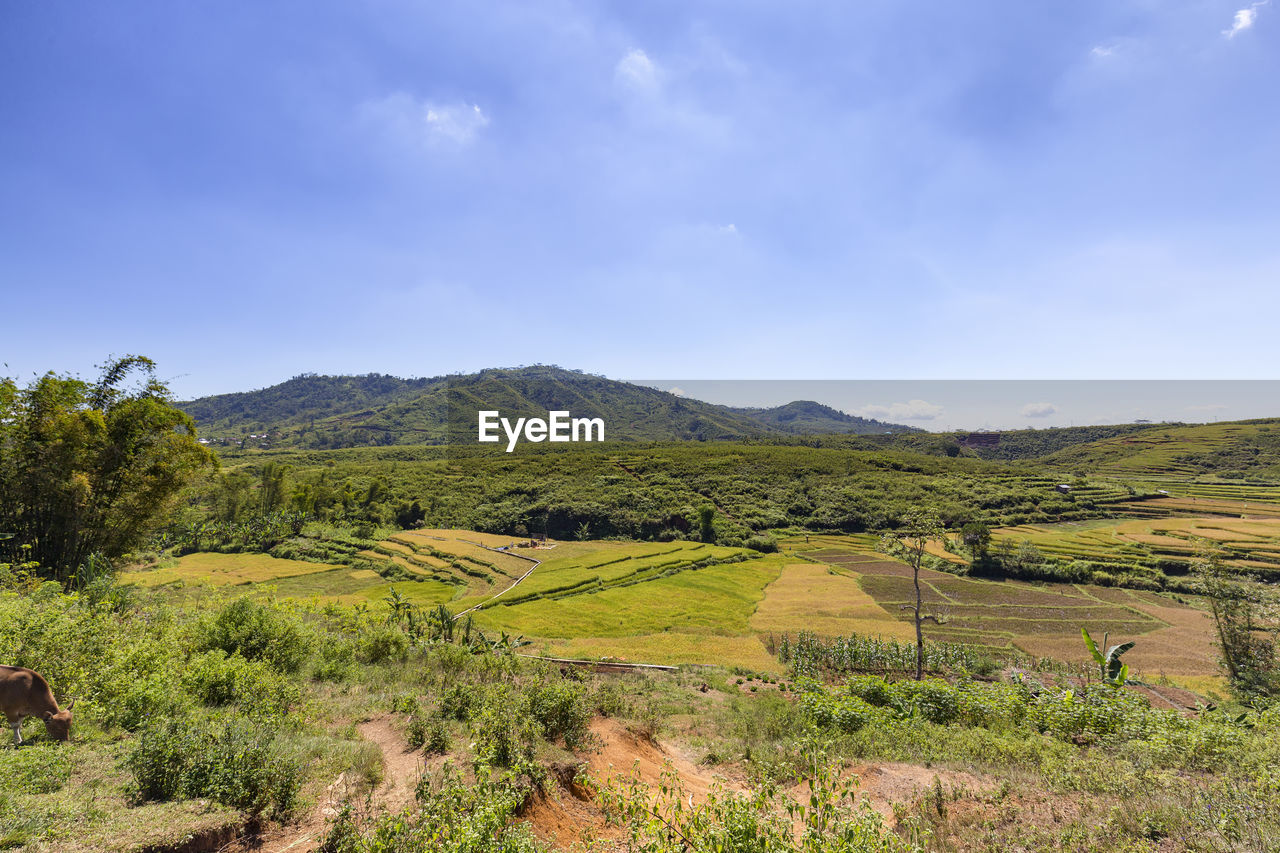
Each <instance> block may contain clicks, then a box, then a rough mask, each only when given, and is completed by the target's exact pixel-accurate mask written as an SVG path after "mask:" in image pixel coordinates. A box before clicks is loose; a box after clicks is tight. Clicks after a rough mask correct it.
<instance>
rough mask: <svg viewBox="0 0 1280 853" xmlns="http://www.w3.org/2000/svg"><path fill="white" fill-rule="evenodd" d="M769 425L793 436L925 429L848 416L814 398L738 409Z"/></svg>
mask: <svg viewBox="0 0 1280 853" xmlns="http://www.w3.org/2000/svg"><path fill="white" fill-rule="evenodd" d="M734 411H736V412H740V413H741V414H744V415H747V416H748V417H750V418H752V419H753V420H756V421H759V422H760V423H762V424H764V425H765V426H767V427H769V428H771V429H773V430H777V431H778V432H785V433H788V434H790V435H815V434H820V433H852V434H855V435H882V434H884V433H904V432H922V431H923V430H921V429H919V428H917V427H909V426H902V425H901V424H889V423H885V422H884V421H877V420H873V419H870V418H860V417H857V416H856V415H847V414H845V413H844V412H841V411H839V410H837V409H833V408H831V407H830V406H824V405H823V404H821V403H815V402H814V401H813V400H795V401H793V402H790V403H785V404H783V405H781V406H774V407H773V408H771V409H735V410H734Z"/></svg>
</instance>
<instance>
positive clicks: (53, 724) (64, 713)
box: [44, 699, 76, 740]
mask: <svg viewBox="0 0 1280 853" xmlns="http://www.w3.org/2000/svg"><path fill="white" fill-rule="evenodd" d="M75 704H76V703H75V700H74V699H73V700H71V704H70V705H68V706H67V707H65V708H63V709H62V710H61V711H59V712H58V713H56V714H55V713H53V712H52V711H49V712H47V713H46V714H45V715H44V728H45V731H47V732H48V733H49V737H51V738H53V739H54V740H71V709H72V708H73V707H74V706H75Z"/></svg>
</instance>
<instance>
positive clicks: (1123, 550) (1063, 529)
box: [992, 498, 1280, 578]
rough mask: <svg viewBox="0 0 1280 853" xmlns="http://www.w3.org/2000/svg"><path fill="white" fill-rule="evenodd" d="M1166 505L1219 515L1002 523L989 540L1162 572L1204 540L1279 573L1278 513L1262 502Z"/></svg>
mask: <svg viewBox="0 0 1280 853" xmlns="http://www.w3.org/2000/svg"><path fill="white" fill-rule="evenodd" d="M1169 505H1172V506H1169ZM1206 505H1207V506H1206ZM1166 506H1167V507H1168V508H1169V509H1170V510H1173V509H1175V508H1176V509H1178V510H1181V511H1194V510H1195V509H1196V508H1200V509H1201V510H1203V509H1206V508H1208V509H1209V510H1210V511H1213V512H1216V513H1221V514H1214V515H1207V516H1200V517H1195V516H1191V517H1176V516H1171V517H1167V518H1138V519H1118V520H1115V519H1113V520H1096V521H1082V522H1064V523H1061V524H1025V525H1019V526H1017V527H1002V528H998V529H996V530H994V531H992V544H993V545H994V546H996V547H999V545H1000V544H1001V543H1008V544H1009V545H1012V546H1016V545H1019V544H1020V543H1022V542H1029V543H1031V544H1032V545H1034V546H1035V547H1036V548H1037V549H1039V550H1040V551H1041V552H1043V553H1044V554H1046V555H1048V556H1050V557H1059V558H1063V559H1069V560H1076V559H1079V560H1090V561H1096V562H1105V563H1120V564H1124V563H1129V564H1134V565H1160V566H1162V567H1163V568H1164V569H1165V570H1166V571H1171V570H1175V571H1186V570H1187V569H1188V568H1189V567H1190V565H1191V563H1192V562H1194V561H1195V559H1196V556H1197V553H1198V552H1199V551H1200V550H1201V549H1202V548H1203V547H1205V546H1206V545H1208V546H1211V547H1213V548H1215V549H1218V550H1220V551H1221V552H1222V554H1223V562H1224V563H1225V564H1227V565H1230V566H1234V567H1236V568H1239V569H1243V570H1247V571H1248V572H1250V573H1251V574H1256V575H1259V576H1262V577H1267V578H1276V577H1280V512H1274V511H1272V510H1271V509H1269V508H1266V507H1262V508H1255V509H1257V510H1258V512H1256V513H1249V512H1248V511H1247V510H1248V507H1247V506H1246V505H1245V504H1244V502H1225V501H1207V502H1206V501H1193V500H1189V499H1176V498H1171V499H1169V500H1168V502H1167V504H1166ZM1231 510H1235V512H1234V513H1233V512H1231Z"/></svg>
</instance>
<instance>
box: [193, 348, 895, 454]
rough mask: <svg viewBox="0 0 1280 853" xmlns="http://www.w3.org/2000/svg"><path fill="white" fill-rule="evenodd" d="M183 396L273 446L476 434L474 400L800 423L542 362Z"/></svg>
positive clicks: (514, 412) (645, 435) (818, 423)
mask: <svg viewBox="0 0 1280 853" xmlns="http://www.w3.org/2000/svg"><path fill="white" fill-rule="evenodd" d="M181 405H182V407H183V408H184V409H185V410H186V411H187V412H188V413H190V414H191V415H192V417H194V418H195V419H196V422H197V423H198V424H199V427H200V434H201V436H202V437H205V438H211V439H214V440H215V441H232V442H240V441H242V440H244V439H245V438H246V437H248V436H254V438H251V439H249V442H250V443H251V444H252V445H254V446H258V445H261V444H267V445H269V446H274V447H313V448H336V447H361V446H369V445H389V444H440V443H444V442H447V441H465V442H467V443H474V442H475V439H476V426H477V423H476V422H477V414H476V413H477V412H478V411H480V410H497V411H499V412H501V413H502V415H503V417H509V418H512V419H514V418H516V417H544V418H545V417H546V414H547V412H548V411H550V410H565V411H569V412H571V413H572V415H573V416H574V417H585V418H602V419H603V420H604V422H605V425H606V438H607V439H608V440H611V441H618V440H641V441H672V440H674V441H716V440H732V439H744V438H752V437H760V436H765V435H780V434H789V433H795V432H800V431H802V430H799V429H795V428H794V424H793V425H792V428H787V426H784V425H782V424H783V420H782V418H781V417H780V416H779V414H778V413H781V412H784V410H787V409H788V408H789V407H788V406H782V407H779V408H777V409H766V410H739V409H732V408H729V407H727V406H719V405H715V404H713V403H704V402H701V401H698V400H691V399H688V398H685V397H679V396H676V395H674V394H670V393H667V392H665V391H659V390H657V389H654V388H649V387H645V386H642V385H633V384H631V383H628V382H619V381H616V380H612V379H606V378H604V377H602V376H595V375H592V374H588V373H582V372H579V371H574V370H565V369H563V368H559V367H548V366H535V367H521V368H514V369H492V370H482V371H480V372H479V373H475V374H470V375H465V376H441V377H435V378H432V379H408V380H406V379H398V378H396V377H394V376H383V375H379V374H370V375H367V376H315V375H304V376H298V377H295V378H293V379H290V380H289V381H288V382H283V383H281V384H279V385H274V386H272V387H270V388H264V389H262V390H259V391H250V392H246V393H241V394H223V395H219V396H215V397H204V398H202V399H199V400H193V401H191V402H188V403H183V404H181ZM791 406H799V407H801V411H813V409H812V408H810V407H817V408H818V409H822V410H825V413H824V414H823V417H821V418H811V419H810V421H809V422H810V423H811V424H812V431H813V432H827V433H830V432H845V433H855V432H874V433H884V432H892V431H897V432H903V431H906V430H908V429H909V428H908V427H902V426H898V425H896V424H884V423H879V422H876V421H864V420H863V419H861V418H852V417H850V416H848V415H843V414H842V413H840V412H836V411H835V410H834V409H828V408H827V407H825V406H818V404H813V403H799V404H791ZM753 412H754V414H753ZM842 419H848V420H842ZM791 420H792V421H794V420H795V418H792V419H791ZM264 435H265V436H267V438H262V436H264Z"/></svg>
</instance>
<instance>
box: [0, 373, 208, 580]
mask: <svg viewBox="0 0 1280 853" xmlns="http://www.w3.org/2000/svg"><path fill="white" fill-rule="evenodd" d="M131 374H138V375H140V380H141V381H140V382H139V383H138V384H137V385H136V387H133V388H127V387H125V380H126V379H128V377H129V376H130V375H131ZM216 465H217V462H216V459H215V458H214V456H213V455H212V454H211V453H210V452H209V451H208V450H206V449H205V448H204V447H202V446H201V445H200V444H199V443H198V442H197V440H196V432H195V422H194V421H193V420H192V419H191V417H190V416H189V415H187V414H186V413H185V412H182V411H181V410H179V409H177V408H176V407H175V406H174V405H173V403H172V398H171V396H170V394H169V389H168V388H167V387H166V386H165V385H164V384H163V383H162V382H160V381H159V380H157V379H156V378H155V365H154V363H153V362H152V361H151V360H150V359H148V358H144V357H142V356H126V357H124V358H120V359H115V360H113V361H111V362H108V363H107V364H106V365H104V367H103V371H102V375H101V377H99V379H98V381H97V382H95V383H92V384H91V383H88V382H85V381H83V380H80V379H75V378H72V377H68V376H58V375H56V374H54V373H52V372H50V373H47V374H45V375H44V376H41V377H40V378H38V379H36V380H34V381H33V382H32V383H31V384H30V385H28V386H27V387H25V388H19V387H18V385H17V383H15V382H14V381H13V380H12V379H0V531H3V532H4V533H7V534H10V538H8V539H5V540H3V541H0V562H22V561H24V560H26V559H29V560H31V561H33V562H36V563H38V564H39V566H40V568H39V571H40V573H41V574H43V575H44V576H46V577H50V578H53V579H55V580H58V581H61V582H64V583H66V582H70V581H74V580H76V573H77V571H78V570H79V569H80V567H81V566H84V565H86V564H87V563H89V562H90V557H93V558H94V562H95V563H98V564H100V563H101V561H102V560H114V559H116V558H118V557H120V556H121V555H122V554H124V553H126V552H128V551H129V550H131V549H132V548H135V547H137V546H138V545H139V544H140V543H141V542H142V540H143V539H144V537H145V536H146V535H147V534H148V533H149V532H150V530H151V528H152V525H153V524H155V522H156V521H157V519H158V518H159V517H160V516H161V514H162V513H163V512H164V511H165V509H166V508H167V507H168V506H169V504H170V502H171V500H172V499H173V498H174V497H175V496H176V495H177V493H178V492H179V490H180V489H182V488H183V486H185V485H186V484H187V483H188V482H189V481H190V480H191V479H192V477H194V476H195V475H196V474H197V473H198V472H199V471H201V470H202V469H205V468H209V467H216ZM24 546H25V547H24ZM20 554H21V555H23V560H19V559H15V558H16V557H17V556H18V555H20Z"/></svg>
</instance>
